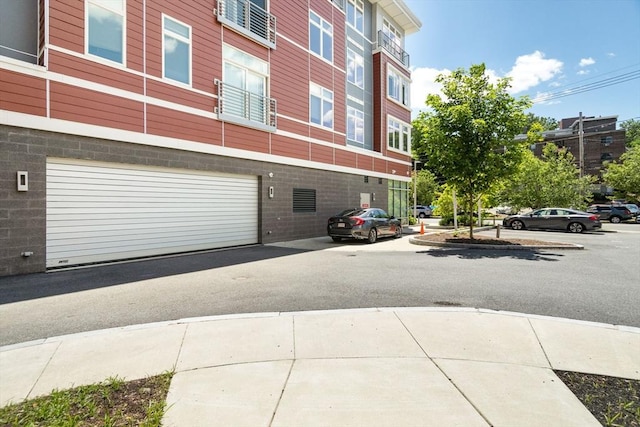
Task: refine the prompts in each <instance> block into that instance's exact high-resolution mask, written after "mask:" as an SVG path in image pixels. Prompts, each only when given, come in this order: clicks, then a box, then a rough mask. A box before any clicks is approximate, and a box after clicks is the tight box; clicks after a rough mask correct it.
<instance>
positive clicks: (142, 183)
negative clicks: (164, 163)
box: [47, 159, 258, 268]
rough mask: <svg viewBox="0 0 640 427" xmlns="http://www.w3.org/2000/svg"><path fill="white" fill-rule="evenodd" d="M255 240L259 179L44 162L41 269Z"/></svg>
mask: <svg viewBox="0 0 640 427" xmlns="http://www.w3.org/2000/svg"><path fill="white" fill-rule="evenodd" d="M257 242H258V179H257V177H256V176H249V175H228V174H212V173H202V172H197V173H196V172H192V171H187V170H176V169H162V168H151V167H149V168H145V167H143V166H134V165H119V164H114V163H98V162H86V161H75V160H69V159H48V160H47V268H53V267H62V266H66V265H77V264H86V263H93V262H100V261H113V260H119V259H127V258H136V257H144V256H151V255H161V254H170V253H178V252H187V251H194V250H201V249H212V248H220V247H228V246H236V245H245V244H253V243H257Z"/></svg>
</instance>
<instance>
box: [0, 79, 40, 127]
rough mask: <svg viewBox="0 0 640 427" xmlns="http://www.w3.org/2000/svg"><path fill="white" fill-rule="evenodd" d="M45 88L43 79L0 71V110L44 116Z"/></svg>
mask: <svg viewBox="0 0 640 427" xmlns="http://www.w3.org/2000/svg"><path fill="white" fill-rule="evenodd" d="M45 97H46V86H45V81H44V80H43V79H40V78H37V77H30V76H25V75H24V74H19V73H14V72H12V71H6V70H0V110H8V111H16V112H18V113H25V114H34V115H37V116H44V115H46V114H47V109H46V98H45Z"/></svg>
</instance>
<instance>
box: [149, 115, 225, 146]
mask: <svg viewBox="0 0 640 427" xmlns="http://www.w3.org/2000/svg"><path fill="white" fill-rule="evenodd" d="M147 132H148V133H150V134H154V135H161V136H167V137H171V138H178V139H186V140H189V141H197V142H204V143H207V144H215V145H221V144H222V141H221V138H220V135H221V134H222V126H221V123H220V122H219V121H218V120H214V119H209V118H206V117H201V116H196V115H193V114H188V113H183V112H181V111H175V110H169V109H166V108H162V107H158V106H155V105H148V106H147Z"/></svg>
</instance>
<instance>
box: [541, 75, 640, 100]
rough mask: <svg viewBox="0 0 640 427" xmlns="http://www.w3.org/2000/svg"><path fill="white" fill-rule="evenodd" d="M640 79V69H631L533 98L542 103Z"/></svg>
mask: <svg viewBox="0 0 640 427" xmlns="http://www.w3.org/2000/svg"><path fill="white" fill-rule="evenodd" d="M636 79H640V70H635V71H630V72H628V73H624V74H620V75H618V76H614V77H609V78H607V79H603V80H599V81H596V82H593V83H589V84H586V85H582V86H577V87H575V88H569V89H565V90H562V91H558V92H552V93H548V94H545V95H542V96H540V97H537V98H535V99H534V100H533V102H534V103H540V102H545V101H551V100H554V99H558V98H563V97H566V96H571V95H577V94H579V93H584V92H590V91H592V90H596V89H601V88H605V87H609V86H613V85H617V84H620V83H625V82H628V81H631V80H636Z"/></svg>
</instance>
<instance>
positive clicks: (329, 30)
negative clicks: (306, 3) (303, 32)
mask: <svg viewBox="0 0 640 427" xmlns="http://www.w3.org/2000/svg"><path fill="white" fill-rule="evenodd" d="M314 18H316V19H314ZM316 20H318V21H320V22H316ZM312 25H313V26H314V27H316V28H317V29H318V30H320V52H316V51H315V50H313V49H312V46H311V26H312ZM325 35H328V36H329V37H330V39H331V46H330V47H329V49H331V50H330V51H329V53H330V56H331V58H327V57H326V56H325V54H326V53H327V52H326V49H327V48H326V47H325V43H324V36H325ZM309 52H311V53H312V54H314V55H316V56H317V57H319V58H322V60H323V61H327V62H329V63H331V64H333V25H331V24H330V23H329V22H328V21H326V20H325V19H323V18H322V16H320V15H318V14H317V13H315V12H314V11H312V10H309Z"/></svg>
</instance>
